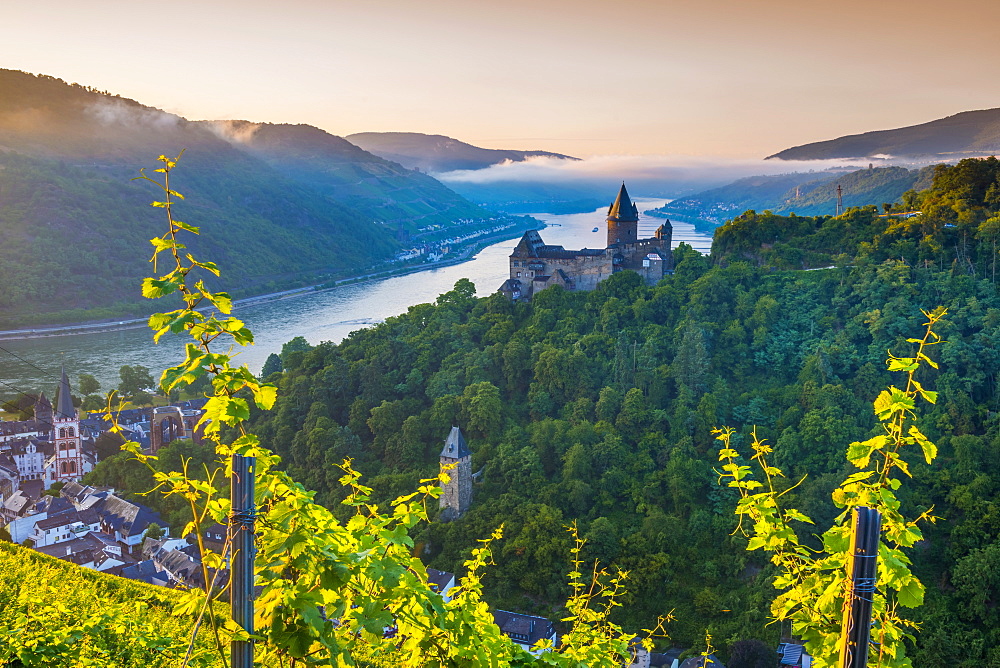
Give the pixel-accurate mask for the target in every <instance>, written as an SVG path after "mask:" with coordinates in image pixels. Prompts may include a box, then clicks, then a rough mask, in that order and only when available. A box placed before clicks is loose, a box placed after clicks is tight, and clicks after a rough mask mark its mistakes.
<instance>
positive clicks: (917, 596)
mask: <svg viewBox="0 0 1000 668" xmlns="http://www.w3.org/2000/svg"><path fill="white" fill-rule="evenodd" d="M898 600H899V604H900V605H904V606H906V607H907V608H916V607H919V606H921V605H923V604H924V586H923V585H922V584H920V580H918V579H916V578H913V579H911V580H910V581H909V582H907V583H906V584H905V585H903V586H902V587H901V588H900V590H899V595H898Z"/></svg>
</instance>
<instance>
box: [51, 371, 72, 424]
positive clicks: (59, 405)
mask: <svg viewBox="0 0 1000 668" xmlns="http://www.w3.org/2000/svg"><path fill="white" fill-rule="evenodd" d="M55 417H56V419H61V420H74V419H76V409H75V408H73V395H72V394H70V389H69V376H67V375H66V369H65V367H64V368H63V370H62V380H60V381H59V391H58V392H57V393H56V412H55Z"/></svg>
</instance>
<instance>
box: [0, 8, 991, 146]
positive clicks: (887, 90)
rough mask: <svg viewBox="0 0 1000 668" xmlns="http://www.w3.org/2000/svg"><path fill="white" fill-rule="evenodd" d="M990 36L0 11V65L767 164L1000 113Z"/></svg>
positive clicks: (430, 129)
mask: <svg viewBox="0 0 1000 668" xmlns="http://www.w3.org/2000/svg"><path fill="white" fill-rule="evenodd" d="M998 26H1000V3H998V2H994V1H992V0H979V1H976V2H970V1H965V0H951V1H949V2H943V1H939V0H936V1H934V2H930V1H924V0H907V1H906V2H901V1H896V0H891V1H887V0H867V1H865V2H860V1H854V0H848V1H843V2H839V3H836V2H823V3H819V2H815V1H811V0H804V1H803V0H798V1H795V2H792V1H787V2H786V1H784V0H781V1H773V2H754V1H753V0H741V1H740V0H732V1H731V0H699V1H694V0H659V1H646V2H643V1H638V0H624V1H622V0H619V1H612V0H572V1H553V0H503V1H494V0H464V1H462V2H452V1H450V0H408V1H402V0H352V1H350V2H343V1H340V0H284V1H283V2H275V1H274V0H268V1H267V2H264V1H258V0H254V1H250V2H231V1H228V0H227V1H221V2H220V1H213V0H200V1H199V2H194V1H191V0H174V1H173V2H155V3H154V2H145V1H142V0H138V1H137V0H130V1H128V2H125V1H121V2H119V1H117V0H112V1H108V0H96V1H94V2H79V0H72V1H71V0H39V1H37V2H25V1H24V0H0V67H4V68H10V69H20V70H25V71H28V72H33V73H43V74H50V75H53V76H56V77H59V78H62V79H65V80H67V81H70V82H78V83H81V84H87V85H91V86H95V87H97V88H99V89H106V90H108V91H110V92H113V93H119V94H121V95H124V96H126V97H131V98H134V99H137V100H139V101H140V102H143V103H144V104H148V105H152V106H156V107H160V108H163V109H166V110H168V111H172V112H175V113H178V114H181V115H183V116H185V117H187V118H190V119H208V118H240V119H248V120H254V121H272V122H288V123H310V124H312V125H316V126H319V127H321V128H323V129H325V130H328V131H330V132H332V133H334V134H338V135H346V134H350V133H353V132H363V131H395V130H398V131H414V132H426V133H432V134H447V135H450V136H453V137H457V138H459V139H462V140H465V141H469V142H471V143H474V144H477V145H480V146H486V147H495V148H521V149H534V148H537V149H546V150H552V151H558V152H564V153H570V154H574V155H579V156H589V155H641V154H663V155H666V154H670V155H712V156H732V157H762V156H764V155H768V154H770V153H774V152H776V151H778V150H781V149H783V148H787V147H789V146H793V145H797V144H803V143H807V142H811V141H817V140H821V139H829V138H833V137H836V136H840V135H844V134H853V133H858V132H864V131H867V130H875V129H885V128H892V127H900V126H905V125H912V124H916V123H921V122H925V121H929V120H933V119H935V118H940V117H942V116H947V115H950V114H954V113H957V112H959V111H965V110H970V109H984V108H991V107H1000V89H998V86H997V80H998V74H1000V67H998V66H1000V48H997V47H996V45H995V44H994V38H993V32H994V28H996V27H998ZM0 95H3V91H2V90H0Z"/></svg>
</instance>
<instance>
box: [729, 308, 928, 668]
mask: <svg viewBox="0 0 1000 668" xmlns="http://www.w3.org/2000/svg"><path fill="white" fill-rule="evenodd" d="M945 314H946V311H945V310H943V309H941V310H936V311H934V312H933V313H928V312H924V315H925V316H927V323H926V331H925V334H924V336H923V338H922V339H907V341H908V342H910V343H915V344H918V347H917V350H916V352H915V354H914V355H913V356H912V357H896V356H894V355H891V354H890V357H889V361H888V368H889V371H902V372H905V373H906V385H905V387H904V388H903V389H899V388H897V387H895V386H890V387H889V389H888V390H883V391H882V393H881V394H879V396H878V398H877V399H876V400H875V403H874V408H875V415H876V417H877V418H878V420H879V422H880V423H881V427H882V430H881V431H882V433H879V434H878V435H876V436H874V437H872V438H870V439H868V440H865V441H857V442H854V443H851V445H850V446H849V447H848V448H847V460H848V461H849V462H850V463H851V464H852V465H853V466H854V467H855V468H857V469H860V470H859V471H857V472H855V473H851V475H849V476H848V477H847V478H845V479H844V481H843V482H842V483H841V484H840V485H839V486H838V487H837V488H836V489H834V490H833V494H832V497H833V502H834V504H835V505H836V506H837V507H838V508H841V509H843V511H844V512H842V513H841V515H840V517H839V518H838V521H837V522H836V523H835V524H834V525H833V527H831V528H830V529H828V530H827V531H826V532H825V533H824V534H823V535H822V539H821V540H822V545H823V549H822V551H820V552H817V551H816V550H814V549H812V548H811V547H809V546H808V545H807V544H805V543H803V542H802V541H800V539H799V537H798V534H797V532H796V529H795V526H796V525H795V524H793V522H804V523H807V524H813V521H812V519H810V518H809V517H808V516H807V515H805V514H803V513H802V512H800V511H799V510H796V509H794V508H791V507H787V506H785V507H783V502H782V501H780V499H781V497H782V496H784V495H785V494H786V493H787V492H788V491H790V490H791V489H793V488H794V486H792V487H788V486H786V485H782V484H781V483H780V478H783V477H784V473H782V471H781V469H780V468H778V467H775V466H773V465H771V464H769V463H768V457H767V456H768V455H769V454H771V453H772V449H771V448H770V447H769V446H768V445H767V444H766V443H765V442H764V441H762V440H760V439H758V438H757V436H756V432H755V431H754V432H752V433H753V442H752V444H751V447H752V449H753V452H754V454H753V456H752V457H751V458H750V459H751V461H753V462H755V463H756V464H757V467H758V468H759V469H760V475H761V477H762V479H763V482H762V481H761V480H757V479H755V478H754V472H753V469H752V467H750V466H748V465H745V464H741V463H740V454H739V453H738V452H737V450H735V449H734V448H733V447H732V437H733V433H734V432H733V430H732V429H729V428H726V429H721V430H715V433H716V434H717V438H718V440H719V441H720V442H721V443H722V449H721V450H720V452H719V461H721V462H724V463H723V465H722V471H721V472H720V473H719V478H720V481H722V480H726V481H728V483H727V486H728V487H730V488H734V489H736V490H737V491H738V492H739V494H740V501H739V502H738V503H737V505H736V513H737V514H738V515H740V516H741V518H745V519H746V520H748V522H747V524H748V525H751V524H752V528H751V527H750V526H744V523H743V522H742V521H741V522H740V526H739V527H738V530H740V531H741V532H742V533H743V534H744V535H747V536H748V537H749V538H750V541H749V543H748V545H747V549H748V550H764V551H766V552H770V553H771V563H772V564H774V565H775V566H776V567H777V568H778V575H777V576H776V577H775V578H774V586H775V588H776V589H778V590H779V592H780V593H779V594H778V596H777V597H776V598H775V600H774V602H773V603H772V604H771V613H772V614H773V615H774V617H775V619H777V620H779V621H790V622H791V627H792V632H793V633H794V634H795V635H797V636H799V637H801V638H802V639H803V640H804V641H805V644H806V649H807V651H808V652H809V653H810V654H811V655H812V656H814V657H816V659H815V662H816V665H817V666H819V667H823V666H834V665H840V658H839V656H840V652H841V647H840V641H841V636H842V631H843V629H842V621H843V617H844V609H845V606H847V605H848V602H849V598H850V596H851V592H852V590H851V582H850V577H851V574H850V573H849V572H848V570H849V568H850V565H851V563H852V559H851V548H850V544H851V540H850V536H851V530H852V527H851V522H850V520H851V517H852V514H851V512H850V511H851V510H852V509H854V508H856V507H859V506H861V507H866V508H873V509H875V510H877V511H878V512H879V513H880V514H881V516H882V537H881V538H880V543H879V550H878V577H877V581H876V584H875V593H874V594H873V598H872V639H873V640H874V642H875V645H874V646H873V647H872V648H871V650H870V654H869V659H870V660H871V661H873V662H874V665H877V666H886V667H890V666H892V667H895V666H910V665H911V663H910V660H909V659H908V658H906V653H905V649H904V643H903V641H904V640H909V641H911V642H912V641H913V635H912V629H913V628H914V624H913V623H912V622H910V621H907V620H905V619H903V618H901V617H899V616H898V615H897V613H896V610H897V606H903V607H905V608H914V607H917V606H919V605H921V604H922V603H923V600H924V586H923V584H921V582H920V580H918V579H917V577H916V576H914V574H913V573H912V571H911V569H910V565H911V564H912V561H911V559H910V557H909V556H908V555H907V554H906V553H904V552H903V548H912V547H913V546H914V545H915V544H916V543H917V542H918V541H920V540H923V538H924V534H923V532H922V530H921V529H920V528H919V527H918V524H919V523H921V522H933V521H934V519H935V518H934V517H933V516H932V515H931V514H930V511H925V512H923V513H921V514H920V516H919V517H917V518H916V519H914V520H907V519H906V518H905V517H904V516H903V515H902V513H901V512H900V500H899V497H898V496H897V492H898V491H899V490H900V487H901V485H902V480H901V479H900V474H902V475H903V476H905V477H907V478H909V477H912V474H911V473H910V463H908V462H907V460H906V459H905V458H904V453H901V450H902V449H903V448H904V447H906V446H910V449H911V450H912V449H914V448H917V449H919V451H920V453H921V454H922V456H923V459H924V461H925V462H926V463H927V464H928V465H929V464H931V463H932V462H933V461H934V459H935V458H936V457H937V446H936V445H935V444H934V443H932V442H931V441H930V439H928V438H927V437H926V436H925V435H924V434H923V433H922V432H921V431H920V428H919V427H918V426H917V414H916V412H915V406H916V401H917V400H918V399H921V400H923V401H926V402H929V403H931V404H934V403H936V402H937V398H938V394H937V392H932V391H930V390H926V389H924V387H923V385H921V383H920V382H919V381H918V380H917V379H916V377H915V375H916V373H917V371H918V370H919V369H920V367H921V366H922V365H924V364H927V365H929V366H931V367H933V368H937V366H938V365H937V363H936V362H934V361H933V360H932V359H931V358H930V357H929V356H928V355H927V352H928V349H929V347H930V346H934V345H938V344H940V343H941V337H940V336H938V335H937V334H936V333H935V332H934V327H935V326H936V325H937V324H938V323H939V322H940V321H941V320H942V319H943V318H944V316H945ZM866 649H867V648H866Z"/></svg>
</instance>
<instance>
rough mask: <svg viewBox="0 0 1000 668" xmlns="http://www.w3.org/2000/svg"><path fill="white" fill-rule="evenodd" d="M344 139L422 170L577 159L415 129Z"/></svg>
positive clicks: (360, 134) (446, 170)
mask: <svg viewBox="0 0 1000 668" xmlns="http://www.w3.org/2000/svg"><path fill="white" fill-rule="evenodd" d="M346 139H347V140H348V141H349V142H351V143H352V144H355V145H357V146H360V147H361V148H363V149H365V150H366V151H369V152H371V153H374V154H375V155H378V156H381V157H383V158H385V159H387V160H392V161H393V162H398V163H399V164H401V165H403V166H404V167H407V168H409V169H419V170H421V171H424V172H452V171H455V170H459V169H485V168H487V167H489V166H490V165H497V164H500V163H501V162H504V161H506V160H510V161H512V162H523V161H524V160H527V159H528V158H533V157H549V158H559V159H562V160H579V158H574V157H572V156H569V155H563V154H561V153H550V152H548V151H514V150H504V149H492V148H480V147H478V146H473V145H472V144H467V143H465V142H463V141H459V140H457V139H453V138H451V137H446V136H444V135H426V134H421V133H419V132H359V133H357V134H353V135H347V137H346Z"/></svg>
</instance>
